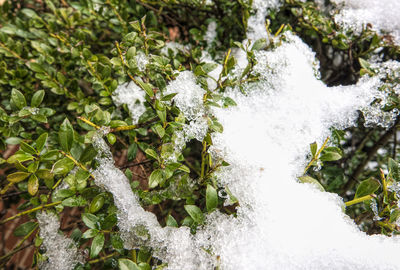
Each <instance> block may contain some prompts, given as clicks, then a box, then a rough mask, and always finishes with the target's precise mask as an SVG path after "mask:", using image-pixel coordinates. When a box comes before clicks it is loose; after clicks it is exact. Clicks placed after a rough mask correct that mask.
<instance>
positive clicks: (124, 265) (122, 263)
mask: <svg viewBox="0 0 400 270" xmlns="http://www.w3.org/2000/svg"><path fill="white" fill-rule="evenodd" d="M118 269H119V270H140V268H139V266H137V264H136V263H134V262H133V261H131V260H129V259H118Z"/></svg>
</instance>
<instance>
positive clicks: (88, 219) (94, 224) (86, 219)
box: [82, 213, 99, 229]
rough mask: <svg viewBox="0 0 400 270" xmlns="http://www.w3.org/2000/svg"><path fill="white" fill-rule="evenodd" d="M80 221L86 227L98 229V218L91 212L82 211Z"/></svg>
mask: <svg viewBox="0 0 400 270" xmlns="http://www.w3.org/2000/svg"><path fill="white" fill-rule="evenodd" d="M82 221H83V223H85V225H86V226H88V228H91V229H98V223H99V218H98V217H96V216H95V215H93V214H89V213H84V214H82Z"/></svg>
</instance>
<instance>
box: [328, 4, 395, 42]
mask: <svg viewBox="0 0 400 270" xmlns="http://www.w3.org/2000/svg"><path fill="white" fill-rule="evenodd" d="M333 2H336V3H337V4H343V5H344V8H343V9H342V10H341V12H340V13H339V14H338V15H336V17H335V20H336V21H337V22H338V23H340V24H342V25H344V26H345V27H346V28H348V29H351V30H353V31H354V32H356V33H360V32H361V31H362V29H363V27H365V26H366V25H367V24H371V25H372V27H373V29H374V30H377V31H378V32H381V33H389V34H392V35H393V36H394V38H395V42H396V43H399V42H400V20H399V16H398V11H399V10H400V1H397V0H362V1H360V0H335V1H333Z"/></svg>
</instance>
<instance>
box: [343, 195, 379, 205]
mask: <svg viewBox="0 0 400 270" xmlns="http://www.w3.org/2000/svg"><path fill="white" fill-rule="evenodd" d="M372 198H375V195H373V194H371V195H366V196H363V197H360V198H357V199H354V200H351V201H348V202H345V203H344V204H345V205H346V206H350V205H353V204H357V203H360V202H363V201H368V200H371V199H372Z"/></svg>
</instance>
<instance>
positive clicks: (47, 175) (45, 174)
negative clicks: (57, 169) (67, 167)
mask: <svg viewBox="0 0 400 270" xmlns="http://www.w3.org/2000/svg"><path fill="white" fill-rule="evenodd" d="M36 175H37V176H38V177H39V178H40V179H44V180H48V179H53V178H54V175H53V174H52V173H51V172H50V170H48V169H39V170H37V171H36Z"/></svg>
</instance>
